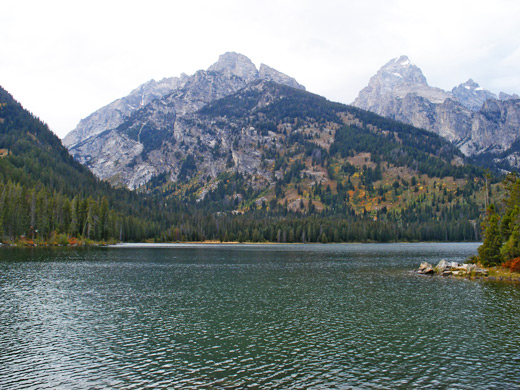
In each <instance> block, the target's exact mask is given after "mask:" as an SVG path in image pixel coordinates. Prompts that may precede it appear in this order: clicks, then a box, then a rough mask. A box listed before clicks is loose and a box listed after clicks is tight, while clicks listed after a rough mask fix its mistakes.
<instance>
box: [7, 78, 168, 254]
mask: <svg viewBox="0 0 520 390" xmlns="http://www.w3.org/2000/svg"><path fill="white" fill-rule="evenodd" d="M169 222H170V220H169V216H168V215H167V213H165V212H164V210H163V207H162V203H160V202H155V201H153V200H152V199H150V198H147V197H144V196H139V195H138V194H135V193H132V192H130V191H128V190H126V189H114V188H112V187H111V186H110V185H109V184H108V183H105V182H102V181H100V180H98V179H97V178H96V177H95V176H94V175H93V174H92V173H91V172H90V171H89V170H88V169H87V168H86V167H84V166H82V165H81V164H79V163H78V162H77V161H74V159H73V158H72V156H71V155H70V154H69V153H68V151H67V149H66V148H65V147H64V146H63V145H62V144H61V141H60V139H59V138H58V137H56V135H55V134H54V133H53V132H52V131H50V130H49V128H48V127H47V125H45V124H44V123H43V122H42V121H40V120H39V119H38V118H36V117H34V116H33V115H32V114H31V113H29V112H28V111H27V110H25V109H24V108H23V107H22V105H21V104H20V103H18V102H17V101H16V100H15V99H14V98H13V97H12V96H11V95H10V94H9V93H8V92H7V91H5V90H4V89H3V88H1V87H0V241H15V240H17V239H18V238H19V237H26V238H31V240H33V239H34V240H36V242H42V241H45V240H48V241H49V242H54V243H59V244H67V243H69V241H68V238H70V237H80V236H81V237H84V238H85V239H94V240H108V239H124V240H143V239H145V238H148V237H150V236H153V235H154V234H158V231H160V230H161V228H163V227H164V226H165V225H167V224H168V223H169ZM58 237H59V239H58Z"/></svg>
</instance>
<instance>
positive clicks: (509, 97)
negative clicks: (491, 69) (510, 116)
mask: <svg viewBox="0 0 520 390" xmlns="http://www.w3.org/2000/svg"><path fill="white" fill-rule="evenodd" d="M498 99H499V100H513V99H515V100H516V99H520V96H518V94H516V93H514V94H512V95H510V94H508V93H505V92H500V93H499V94H498Z"/></svg>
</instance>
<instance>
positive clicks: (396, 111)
mask: <svg viewBox="0 0 520 390" xmlns="http://www.w3.org/2000/svg"><path fill="white" fill-rule="evenodd" d="M499 96H500V99H497V97H496V95H494V94H493V93H491V92H489V91H487V90H485V89H483V88H481V87H480V86H479V85H478V84H477V83H476V82H474V81H473V80H471V79H470V80H468V81H467V82H465V83H463V84H460V85H458V86H456V87H454V88H453V89H452V91H451V92H447V91H443V90H441V89H439V88H434V87H431V86H429V85H428V84H427V82H426V79H425V77H424V75H423V74H422V72H421V70H420V69H419V68H418V67H417V66H415V65H413V64H411V62H410V60H409V59H408V58H407V57H406V56H402V57H400V58H396V59H393V60H391V61H390V62H388V63H387V64H385V65H384V66H383V67H382V68H381V69H380V70H379V71H378V72H377V74H376V75H375V76H373V77H372V78H371V79H370V81H369V84H368V86H367V87H366V88H364V89H363V90H361V92H360V93H359V96H358V97H357V98H356V100H355V101H354V103H353V105H354V106H356V107H359V108H363V109H365V110H369V111H372V112H375V113H377V114H380V115H383V116H385V117H388V118H391V119H396V120H399V121H401V122H404V123H408V124H412V125H414V126H416V127H420V128H424V129H427V130H430V131H433V132H435V133H437V134H439V135H441V136H442V137H444V138H446V139H448V140H450V141H451V142H453V143H454V144H455V145H457V146H458V147H459V148H460V150H461V151H462V152H463V153H464V154H465V155H467V156H475V155H480V154H489V153H492V154H499V153H500V154H504V153H506V154H507V153H508V150H509V149H510V148H511V147H512V146H513V144H514V142H515V141H516V140H517V139H519V137H520V127H519V125H518V118H519V116H520V100H518V96H517V95H507V94H504V93H501V94H500V95H499ZM512 152H513V151H511V153H512ZM501 158H505V157H501Z"/></svg>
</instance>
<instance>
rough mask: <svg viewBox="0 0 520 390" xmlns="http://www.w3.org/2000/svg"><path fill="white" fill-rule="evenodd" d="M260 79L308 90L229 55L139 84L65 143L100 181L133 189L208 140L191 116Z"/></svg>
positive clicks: (270, 69) (103, 110)
mask: <svg viewBox="0 0 520 390" xmlns="http://www.w3.org/2000/svg"><path fill="white" fill-rule="evenodd" d="M259 81H274V82H276V83H279V84H284V85H287V86H290V87H293V88H297V89H301V90H304V89H305V88H304V87H303V86H302V85H300V84H298V83H297V82H296V80H294V79H293V78H291V77H289V76H287V75H284V74H283V73H281V72H278V71H276V70H275V69H272V68H270V67H268V66H266V65H261V66H260V69H259V70H257V68H256V67H255V65H254V64H253V63H252V62H251V60H249V59H248V58H247V57H246V56H244V55H241V54H237V53H225V54H223V55H221V56H220V58H219V60H218V62H216V63H215V64H213V65H212V66H210V67H209V68H208V70H206V71H204V70H200V71H198V72H196V73H195V74H194V75H192V76H187V75H185V74H183V75H181V76H180V77H178V78H177V77H173V78H168V79H163V80H161V81H159V82H155V81H153V80H152V81H150V82H148V83H145V84H143V85H141V86H140V87H138V88H137V89H135V90H134V91H132V92H131V93H130V95H128V96H126V97H124V98H121V99H118V100H116V101H115V102H113V103H111V104H109V105H108V106H105V107H103V108H101V109H100V110H98V111H96V112H95V113H93V114H92V115H90V116H89V117H87V118H85V119H83V120H82V121H81V122H80V123H79V124H78V126H77V127H76V129H74V130H73V131H71V132H70V133H69V134H68V135H67V136H66V137H65V138H64V140H63V143H64V145H65V146H66V147H67V148H68V149H69V152H70V153H71V154H72V155H73V156H74V158H75V159H76V160H78V161H79V162H81V163H82V164H84V165H86V166H88V167H89V168H90V169H91V170H92V172H94V174H95V175H96V176H98V177H99V178H101V179H106V180H109V181H111V182H112V183H113V184H120V185H124V186H127V187H129V188H130V189H134V188H137V187H139V186H141V185H143V184H145V183H146V182H148V181H149V180H150V179H151V178H152V177H153V176H156V175H158V174H160V173H162V172H164V171H165V170H166V169H169V170H171V171H172V172H174V173H173V176H175V175H176V173H175V172H177V171H178V170H176V169H172V167H175V166H178V165H179V164H180V161H181V160H183V159H185V158H186V153H185V150H184V149H185V148H184V147H185V146H186V145H187V143H189V142H191V141H188V140H191V139H192V138H193V137H196V138H195V140H194V141H193V142H204V139H206V140H207V138H208V135H207V134H205V133H204V132H203V131H200V132H199V133H197V134H196V135H193V132H194V130H193V127H192V126H191V125H190V123H191V122H190V119H189V115H190V114H192V113H194V112H196V111H197V110H199V109H201V108H202V107H204V106H205V105H207V104H208V103H210V102H212V101H215V100H217V99H220V98H223V97H225V96H228V95H231V94H233V93H235V92H237V91H239V90H241V89H243V88H244V87H246V86H247V85H249V84H251V83H255V82H259ZM212 147H213V146H212ZM183 148H184V149H183ZM244 158H245V157H244ZM210 168H211V169H215V168H216V167H210ZM211 169H210V171H211Z"/></svg>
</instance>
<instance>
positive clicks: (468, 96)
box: [451, 79, 497, 111]
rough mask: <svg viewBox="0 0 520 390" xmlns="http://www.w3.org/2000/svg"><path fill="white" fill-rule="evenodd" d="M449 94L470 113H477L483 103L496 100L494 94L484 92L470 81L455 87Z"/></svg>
mask: <svg viewBox="0 0 520 390" xmlns="http://www.w3.org/2000/svg"><path fill="white" fill-rule="evenodd" d="M451 93H452V95H453V96H454V97H455V98H456V99H457V101H458V102H459V103H461V104H462V105H463V106H464V107H467V108H469V109H470V110H472V111H478V110H479V109H480V108H481V107H482V104H484V102H485V101H487V100H489V99H496V98H497V96H496V95H495V94H494V93H491V92H489V91H487V90H485V89H484V88H482V87H481V86H480V85H478V84H477V83H476V82H474V81H473V80H472V79H469V80H468V81H466V82H465V83H463V84H459V85H457V86H456V87H454V88H453V89H452V90H451Z"/></svg>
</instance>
